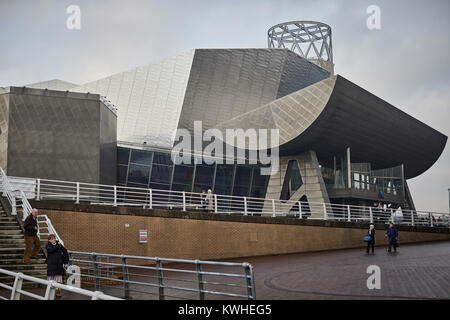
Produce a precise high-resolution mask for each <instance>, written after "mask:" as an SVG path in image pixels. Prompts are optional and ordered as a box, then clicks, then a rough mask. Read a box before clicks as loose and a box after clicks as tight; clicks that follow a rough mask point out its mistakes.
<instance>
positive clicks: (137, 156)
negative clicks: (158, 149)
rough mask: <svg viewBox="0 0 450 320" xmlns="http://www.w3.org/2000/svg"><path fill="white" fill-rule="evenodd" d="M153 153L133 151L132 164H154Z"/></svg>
mask: <svg viewBox="0 0 450 320" xmlns="http://www.w3.org/2000/svg"><path fill="white" fill-rule="evenodd" d="M152 155H153V152H151V151H145V150H135V149H133V150H131V159H130V162H131V163H137V164H142V165H146V166H149V165H151V164H152Z"/></svg>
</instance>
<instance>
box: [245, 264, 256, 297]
mask: <svg viewBox="0 0 450 320" xmlns="http://www.w3.org/2000/svg"><path fill="white" fill-rule="evenodd" d="M243 266H244V270H245V280H246V282H247V296H248V300H256V294H255V279H254V278H253V270H252V266H251V265H250V264H248V263H244V264H243Z"/></svg>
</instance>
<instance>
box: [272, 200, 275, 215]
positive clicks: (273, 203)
mask: <svg viewBox="0 0 450 320" xmlns="http://www.w3.org/2000/svg"><path fill="white" fill-rule="evenodd" d="M272 217H275V199H272Z"/></svg>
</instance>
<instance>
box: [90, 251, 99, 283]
mask: <svg viewBox="0 0 450 320" xmlns="http://www.w3.org/2000/svg"><path fill="white" fill-rule="evenodd" d="M92 261H93V262H94V288H95V289H94V290H95V291H97V290H98V288H99V287H100V278H99V274H98V265H97V255H96V254H95V253H93V254H92Z"/></svg>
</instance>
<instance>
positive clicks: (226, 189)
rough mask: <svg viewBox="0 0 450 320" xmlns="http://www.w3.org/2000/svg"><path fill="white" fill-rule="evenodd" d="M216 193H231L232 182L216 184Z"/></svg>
mask: <svg viewBox="0 0 450 320" xmlns="http://www.w3.org/2000/svg"><path fill="white" fill-rule="evenodd" d="M214 193H216V194H223V195H230V194H231V183H230V184H216V185H215V186H214Z"/></svg>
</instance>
